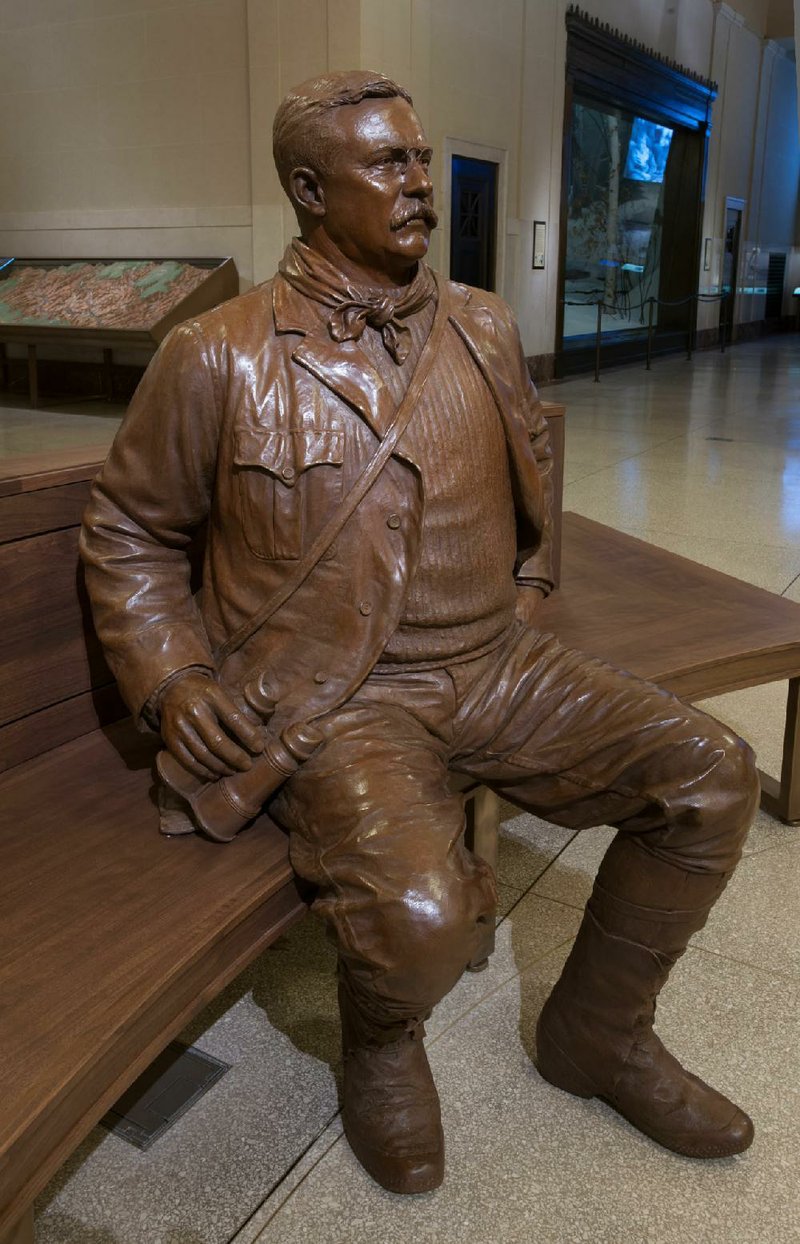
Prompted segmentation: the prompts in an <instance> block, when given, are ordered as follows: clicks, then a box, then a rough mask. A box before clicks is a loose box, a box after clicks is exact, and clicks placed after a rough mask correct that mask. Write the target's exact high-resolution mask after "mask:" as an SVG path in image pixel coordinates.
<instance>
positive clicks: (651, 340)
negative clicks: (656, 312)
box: [647, 298, 653, 371]
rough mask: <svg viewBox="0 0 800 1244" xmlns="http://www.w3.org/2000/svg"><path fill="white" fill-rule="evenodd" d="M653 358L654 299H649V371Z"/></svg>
mask: <svg viewBox="0 0 800 1244" xmlns="http://www.w3.org/2000/svg"><path fill="white" fill-rule="evenodd" d="M652 358H653V299H652V298H648V299H647V370H648V371H649V370H650V363H651V361H652Z"/></svg>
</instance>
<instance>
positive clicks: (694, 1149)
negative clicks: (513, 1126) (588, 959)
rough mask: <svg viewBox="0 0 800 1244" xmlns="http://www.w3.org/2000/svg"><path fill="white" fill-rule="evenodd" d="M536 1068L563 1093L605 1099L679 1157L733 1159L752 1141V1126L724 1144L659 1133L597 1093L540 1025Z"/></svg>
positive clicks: (537, 1033)
mask: <svg viewBox="0 0 800 1244" xmlns="http://www.w3.org/2000/svg"><path fill="white" fill-rule="evenodd" d="M536 1069H537V1071H538V1072H539V1075H540V1076H541V1077H542V1079H544V1080H547V1082H548V1084H552V1085H553V1087H554V1088H557V1089H561V1091H562V1092H564V1093H570V1094H571V1095H572V1096H573V1097H582V1098H584V1099H588V1098H591V1097H596V1098H597V1099H598V1101H602V1102H605V1104H606V1105H607V1106H610V1107H611V1109H612V1110H614V1111H615V1112H616V1113H617V1114H618V1115H620V1116H621V1117H622V1118H623V1119H625V1121H626V1122H627V1123H630V1125H631V1127H635V1128H636V1130H637V1132H641V1133H642V1134H643V1135H644V1136H648V1137H649V1138H650V1140H654V1141H655V1142H656V1144H658V1145H661V1146H662V1148H664V1149H669V1150H671V1152H672V1153H678V1154H680V1156H681V1157H684V1158H699V1159H707V1158H711V1159H713V1158H732V1157H735V1156H736V1154H737V1153H744V1151H745V1150H746V1149H749V1148H750V1145H751V1144H752V1143H753V1131H752V1125H751V1128H750V1132H749V1134H747V1133H746V1134H745V1135H743V1136H742V1137H740V1138H739V1140H737V1141H731V1142H730V1143H729V1144H727V1145H711V1144H706V1145H699V1144H698V1145H693V1144H692V1143H691V1142H690V1141H684V1142H683V1143H682V1142H681V1141H680V1140H678V1139H676V1138H675V1137H673V1136H671V1135H670V1134H669V1133H666V1134H665V1133H663V1132H659V1131H658V1130H657V1129H656V1128H654V1127H650V1126H648V1125H647V1124H646V1123H643V1122H640V1121H639V1120H638V1119H636V1118H634V1117H632V1116H631V1115H630V1114H628V1113H627V1112H626V1111H625V1110H624V1109H623V1108H622V1106H620V1105H619V1104H618V1103H617V1102H615V1101H612V1099H611V1098H610V1097H606V1095H605V1094H604V1093H601V1092H598V1090H597V1086H596V1085H595V1084H593V1082H592V1081H591V1080H590V1078H589V1077H588V1076H587V1075H585V1074H584V1072H583V1071H581V1069H580V1067H578V1066H576V1064H575V1063H574V1062H573V1061H572V1059H571V1058H570V1057H569V1055H568V1054H566V1053H565V1052H564V1050H562V1049H561V1046H560V1045H558V1044H557V1043H556V1042H555V1041H554V1040H553V1038H552V1037H551V1036H550V1034H549V1033H548V1032H547V1031H546V1030H545V1029H543V1028H539V1029H537V1032H536Z"/></svg>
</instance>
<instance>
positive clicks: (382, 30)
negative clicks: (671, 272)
mask: <svg viewBox="0 0 800 1244" xmlns="http://www.w3.org/2000/svg"><path fill="white" fill-rule="evenodd" d="M771 2H772V3H775V0H771ZM778 3H783V0H778ZM583 7H584V8H585V9H586V10H587V11H588V12H589V14H590V15H591V16H593V17H597V18H599V19H601V20H603V21H607V22H609V23H611V25H612V26H615V27H618V28H619V29H621V30H623V31H624V32H625V33H626V34H628V35H630V36H632V37H633V38H635V39H639V40H641V41H642V42H643V43H645V44H646V45H648V46H650V47H653V48H655V49H656V50H658V51H661V52H662V53H663V54H665V55H667V56H671V57H674V58H675V59H677V60H678V61H679V62H680V63H682V64H684V65H686V66H687V67H689V68H691V69H693V70H695V71H697V72H699V73H701V74H704V75H710V76H712V77H714V78H715V79H716V80H717V81H718V82H719V85H720V93H719V98H718V100H717V102H716V104H715V108H714V118H713V121H714V124H713V130H712V140H711V148H710V162H709V177H708V189H707V201H706V209H705V219H704V227H703V232H704V236H707V237H710V238H712V239H713V245H712V251H711V253H712V257H713V263H712V268H711V269H710V270H709V271H708V272H703V273H700V274H698V280H699V281H700V280H702V283H703V286H704V287H705V288H713V287H714V284H715V281H717V280H718V276H719V259H720V256H721V253H722V233H723V221H724V204H725V197H726V196H727V195H738V196H740V197H742V198H743V199H745V200H746V202H747V216H746V221H745V226H746V227H745V234H746V239H745V242H746V245H745V247H744V248H743V253H744V256H745V257H746V263H747V264H749V268H748V273H749V275H752V277H753V280H752V282H751V284H752V285H753V286H755V285H756V284H757V281H756V278H757V277H759V276H760V273H761V267H760V266H759V265H762V260H763V256H765V255H766V254H767V253H768V251H769V250H770V249H773V250H774V249H776V248H777V249H780V248H782V249H783V250H785V251H786V253H787V254H788V255H789V256H790V271H793V268H791V265H792V264H796V263H797V253H798V252H797V249H796V244H797V234H796V216H795V205H796V202H797V164H798V159H797V151H798V143H799V141H800V140H799V139H798V134H799V133H800V131H798V127H797V126H795V127H794V130H793V135H794V136H793V137H792V135H791V132H790V131H791V124H790V123H789V124H787V118H788V117H789V115H790V114H791V113H792V112H793V110H794V111H796V86H795V85H794V79H793V73H794V64H793V63H792V62H791V61H790V60H789V59H788V58H787V57H786V54H785V53H784V52H783V51H782V50H781V49H780V48H779V47H778V45H777V44H775V43H772V42H770V41H766V42H765V40H764V38H763V36H764V34H765V33H766V32H767V30H768V29H769V26H768V17H769V13H770V4H769V3H767V0H736V3H735V7H731V6H729V5H728V4H722V5H715V4H714V3H713V2H712V0H583ZM566 8H567V0H491V2H489V0H105V2H104V3H102V4H101V3H99V0H24V2H23V0H0V40H2V44H3V48H4V53H3V58H4V73H3V76H2V84H1V85H2V89H1V90H0V94H2V100H0V105H1V106H0V168H1V169H2V173H1V174H0V254H6V255H20V256H22V255H31V256H45V255H66V256H81V255H109V256H127V255H130V256H147V257H149V256H170V255H178V256H191V255H194V254H196V255H221V254H230V255H232V256H233V257H234V259H235V260H236V264H237V267H238V269H239V272H240V275H241V278H242V284H243V287H245V288H246V287H247V286H248V285H249V284H250V283H251V282H252V281H253V280H256V281H258V280H263V279H264V278H266V277H267V276H269V275H270V274H271V273H272V272H273V271H274V269H275V265H276V263H277V261H278V259H279V258H280V255H281V253H282V251H283V248H284V246H285V244H286V241H287V240H288V238H289V237H291V236H292V233H293V231H294V219H293V215H292V213H291V211H290V210H289V209H288V207H287V206H285V204H284V200H283V196H282V193H281V191H280V187H279V185H278V181H277V178H276V176H275V173H274V171H273V168H272V157H271V143H270V131H271V123H272V116H273V113H274V110H275V107H276V105H277V103H278V101H279V99H280V98H281V96H282V95H283V93H284V92H285V91H286V89H287V88H288V87H289V86H292V85H294V84H295V83H296V82H298V81H299V80H301V79H302V78H304V77H308V76H310V75H312V74H316V73H320V72H323V71H324V70H326V69H329V68H342V67H348V66H354V65H363V66H372V67H376V68H380V69H383V70H384V71H385V72H388V73H390V74H392V75H394V76H396V77H397V78H398V79H399V80H400V81H402V82H404V83H405V84H407V85H409V86H410V89H411V91H412V94H413V96H414V98H415V102H416V104H417V107H418V110H419V112H420V114H421V116H422V119H423V121H424V122H425V124H426V126H427V128H428V131H429V136H430V138H431V140H432V142H433V145H434V147H435V149H436V160H435V165H434V175H435V178H436V182H437V193H438V206H439V209H440V213H441V217H442V227H441V229H440V230H438V231H437V233H436V234H434V239H433V244H432V250H431V259H432V261H433V263H434V265H435V266H437V267H439V268H440V269H441V270H445V271H446V269H447V263H448V258H447V257H448V254H449V239H448V234H449V227H448V217H449V186H448V175H447V174H448V168H449V162H450V155H451V154H452V153H453V152H461V153H462V154H476V155H483V156H485V157H488V158H490V159H495V160H496V161H497V162H498V163H499V165H500V227H499V238H498V261H499V262H498V288H499V289H500V291H501V292H502V293H503V294H504V295H505V296H506V297H507V298H508V300H509V301H510V302H511V303H512V305H513V306H514V307H515V309H516V310H517V312H518V314H519V316H520V323H521V328H522V335H523V342H524V345H525V348H526V351H527V353H528V354H530V355H548V354H551V353H552V351H553V348H554V337H555V324H556V315H557V309H558V296H559V295H558V288H557V256H558V243H559V238H558V232H559V215H560V196H561V160H562V130H563V104H564V74H565V54H566V32H565V26H564V14H565V11H566ZM736 10H742V13H739V12H737V11H736ZM99 14H102V16H98V15H99ZM787 135H788V136H787ZM534 220H544V221H546V222H547V251H546V267H545V269H544V270H542V271H533V270H532V268H531V252H532V231H533V222H534ZM793 247H794V248H795V249H793ZM757 248H758V249H757ZM744 262H745V258H743V263H744ZM687 292H688V291H687ZM762 304H763V298H762V299H761V302H759V296H757V295H753V296H752V297H750V298H749V300H742V302H741V306H740V314H741V316H742V317H743V318H758V316H759V315H760V314H761V313H762ZM705 314H706V316H707V321H708V323H709V324H711V323H713V322H714V310H713V309H710V310H707V311H706V313H705Z"/></svg>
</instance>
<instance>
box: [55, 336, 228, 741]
mask: <svg viewBox="0 0 800 1244" xmlns="http://www.w3.org/2000/svg"><path fill="white" fill-rule="evenodd" d="M218 386H219V381H218V378H217V376H216V374H215V372H214V369H213V364H212V360H211V358H210V356H209V353H208V349H207V347H206V345H205V343H204V340H203V337H202V335H201V333H200V330H199V328H198V327H197V326H196V325H194V324H184V325H180V326H178V327H177V328H175V329H173V331H172V332H171V333H170V334H169V335H168V336H167V337H166V338H165V340H164V342H163V343H162V345H161V347H160V349H159V351H158V353H157V354H156V355H155V357H154V359H153V360H152V362H151V364H150V366H149V367H148V369H147V371H146V373H145V375H144V377H143V379H142V381H141V383H140V385H139V387H138V389H137V391H136V394H135V396H134V398H133V401H132V403H131V406H130V408H129V410H128V412H127V414H126V416H125V419H124V421H123V424H122V427H121V428H120V430H119V432H118V434H117V437H116V439H115V441H114V444H113V445H112V447H111V451H110V453H109V455H108V458H107V460H106V462H105V465H104V466H103V469H102V471H101V472H100V474H99V476H98V477H97V479H96V481H95V483H94V485H93V487H92V492H91V497H90V501H89V505H88V508H87V510H86V513H85V515H84V519H83V529H82V532H81V541H80V549H81V556H82V558H83V561H84V564H85V567H86V586H87V589H88V592H89V597H90V600H91V603H92V612H93V615H94V621H95V626H96V628H97V633H98V635H99V637H100V640H101V642H102V644H103V647H104V649H105V653H106V657H107V659H108V663H109V665H110V666H111V669H112V671H113V673H114V675H115V676H116V678H117V680H118V683H119V687H120V691H121V692H122V695H123V697H124V698H125V701H126V703H127V704H128V706H129V708H130V709H131V711H132V712H133V714H134V716H136V717H137V718H140V717H141V715H142V713H143V711H145V710H146V706H147V705H148V701H150V702H151V703H152V698H151V697H152V696H153V693H154V692H155V691H156V690H157V689H158V687H159V686H160V685H161V684H162V683H163V682H164V681H165V680H166V679H168V678H169V677H170V676H171V675H173V674H174V673H176V672H177V671H178V670H181V669H184V668H187V667H189V666H195V667H197V666H199V667H203V668H208V669H213V667H214V661H213V657H212V654H211V649H210V646H209V642H208V638H207V636H206V634H205V630H204V627H203V623H202V620H201V618H200V615H199V613H198V611H197V608H196V605H195V602H194V599H193V597H192V591H191V586H190V564H189V559H188V556H187V553H188V549H189V545H190V543H191V539H192V534H193V533H194V532H195V531H196V530H197V528H198V527H199V526H200V525H201V524H202V523H203V521H204V520H205V518H206V517H207V515H208V512H209V507H210V504H211V496H212V490H213V481H214V474H215V467H216V460H217V446H218V439H219V426H220V408H221V402H220V396H219V392H218ZM145 715H146V716H147V715H148V714H146V713H145Z"/></svg>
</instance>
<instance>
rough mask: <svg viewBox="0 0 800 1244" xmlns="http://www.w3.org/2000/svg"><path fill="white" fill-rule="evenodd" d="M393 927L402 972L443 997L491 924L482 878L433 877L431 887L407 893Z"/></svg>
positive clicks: (490, 899) (490, 908) (489, 903)
mask: <svg viewBox="0 0 800 1244" xmlns="http://www.w3.org/2000/svg"><path fill="white" fill-rule="evenodd" d="M402 908H403V917H402V919H401V920H400V921H398V925H399V926H405V927H404V931H403V933H401V932H400V929H399V927H398V930H397V934H398V943H402V953H403V958H404V961H405V962H404V967H405V971H406V972H408V973H410V974H412V975H414V976H415V977H416V978H417V980H419V981H427V982H428V987H429V989H430V991H431V993H432V994H436V995H437V998H438V997H441V996H443V994H444V993H446V992H447V991H448V990H449V989H451V988H452V986H453V985H454V984H455V983H456V981H457V980H458V978H459V977H460V976H461V974H462V972H463V971H464V969H465V967H466V966H467V964H468V963H469V961H470V960H471V958H472V957H473V954H474V950H475V946H476V943H477V938H478V936H479V933H480V930H481V929H482V928H483V925H484V923H485V922H486V921H487V920H490V919H492V918H493V915H494V912H493V908H494V904H493V895H492V893H491V888H490V887H489V886H487V885H486V883H485V882H484V880H483V879H482V878H475V879H474V880H473V881H472V882H471V883H465V881H464V880H463V879H461V878H456V879H451V878H447V877H439V878H437V879H436V880H435V881H434V882H433V883H432V884H430V885H426V886H424V887H420V886H418V885H413V886H410V887H409V888H408V890H407V891H406V893H405V894H404V895H403V898H402Z"/></svg>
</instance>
